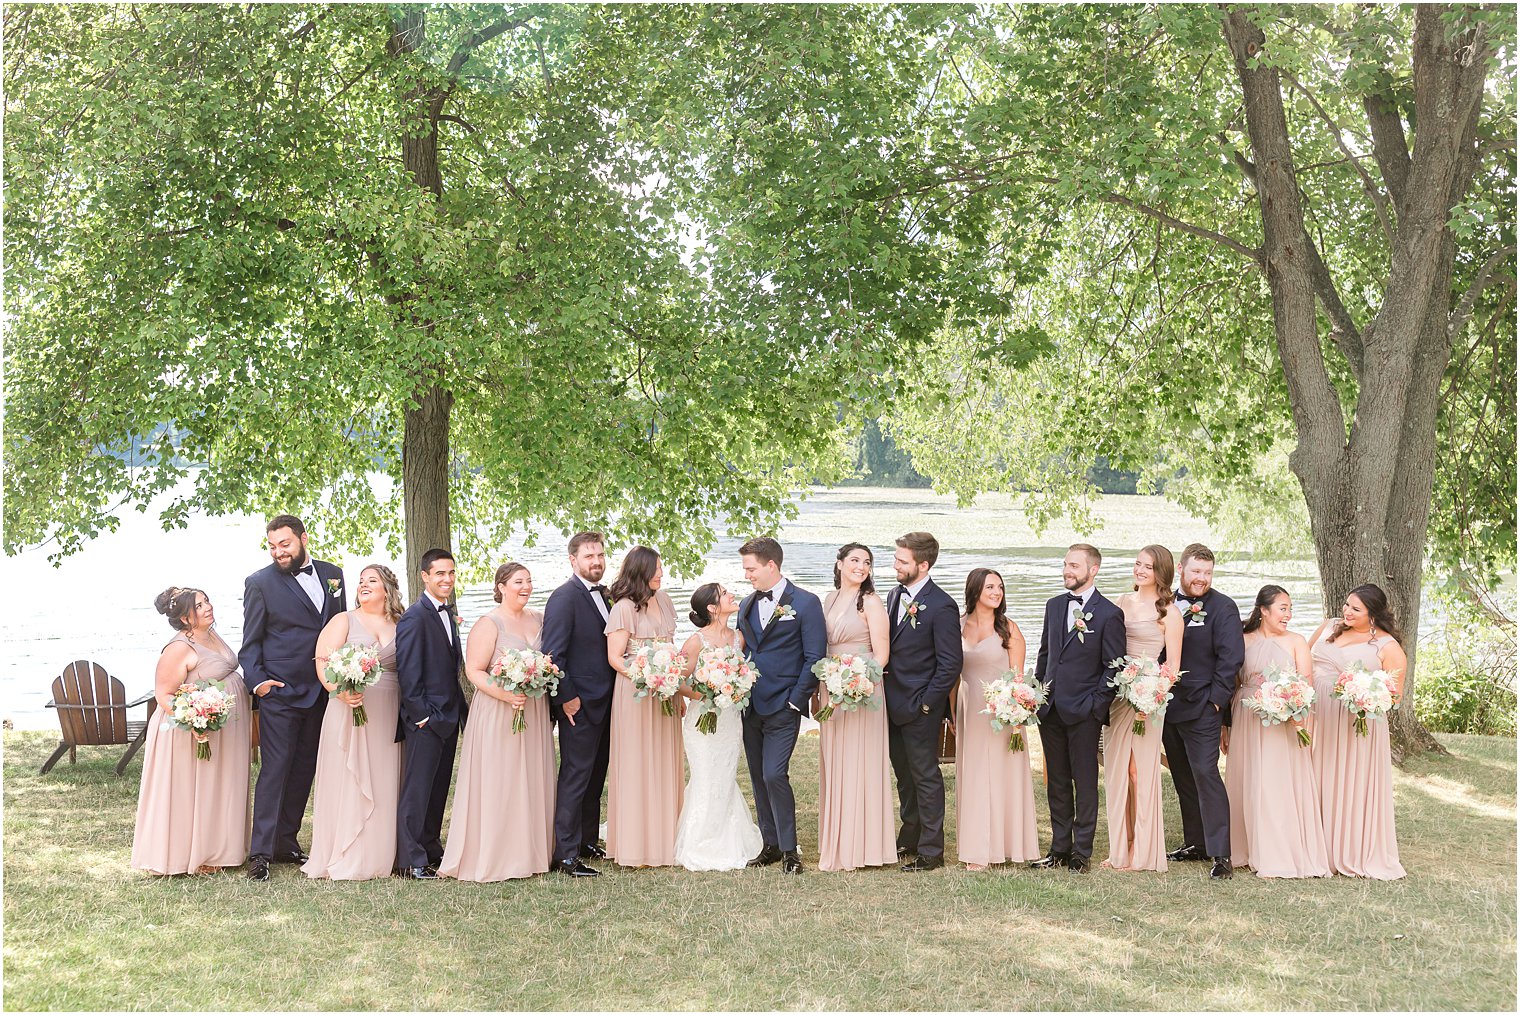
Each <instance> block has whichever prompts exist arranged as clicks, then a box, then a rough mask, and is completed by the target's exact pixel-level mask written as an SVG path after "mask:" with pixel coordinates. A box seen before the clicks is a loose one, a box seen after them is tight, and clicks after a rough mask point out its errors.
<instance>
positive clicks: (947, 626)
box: [884, 532, 962, 871]
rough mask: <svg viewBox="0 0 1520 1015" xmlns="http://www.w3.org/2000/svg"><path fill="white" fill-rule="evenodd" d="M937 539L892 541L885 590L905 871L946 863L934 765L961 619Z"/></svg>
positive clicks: (891, 729)
mask: <svg viewBox="0 0 1520 1015" xmlns="http://www.w3.org/2000/svg"><path fill="white" fill-rule="evenodd" d="M937 560H939V540H937V539H935V538H934V537H933V536H932V535H930V534H929V533H927V532H910V533H908V534H907V535H905V536H902V537H901V538H899V539H898V540H897V553H896V554H895V555H894V556H893V558H892V568H893V570H895V571H896V572H897V581H898V585H897V588H895V589H893V590H892V592H891V594H890V595H888V596H887V621H888V623H889V624H890V626H891V631H892V634H891V644H892V648H891V651H890V653H889V655H888V660H887V670H886V674H885V676H884V680H885V683H886V694H887V719H888V723H887V754H888V756H889V757H890V758H891V760H892V771H893V773H894V774H896V776H897V795H898V798H899V799H900V801H901V803H902V829H901V830H900V831H899V832H898V833H897V855H898V856H900V857H906V856H907V855H908V854H913V859H911V860H909V861H908V862H907V863H905V864H903V866H902V868H901V869H902V870H905V871H929V870H935V869H936V868H939V867H943V866H944V865H945V777H944V775H943V774H942V773H941V772H940V770H939V731H940V724H941V722H943V720H944V716H945V704H946V702H947V701H948V700H949V698H950V691H951V689H952V688H954V687H955V681H956V680H957V679H958V678H959V677H960V674H961V657H962V650H961V621H960V611H959V610H957V609H956V606H955V600H954V599H951V598H950V596H949V595H948V594H947V593H946V592H945V591H944V590H943V589H941V588H940V587H939V586H938V585H936V584H934V580H933V579H931V578H930V577H929V569H930V568H931V567H933V566H934V564H935V562H936V561H937Z"/></svg>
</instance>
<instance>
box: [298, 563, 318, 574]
mask: <svg viewBox="0 0 1520 1015" xmlns="http://www.w3.org/2000/svg"><path fill="white" fill-rule="evenodd" d="M316 573H317V565H315V564H307V565H306V566H305V567H298V568H296V574H316Z"/></svg>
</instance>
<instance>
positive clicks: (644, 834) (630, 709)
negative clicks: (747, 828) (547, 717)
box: [607, 546, 686, 867]
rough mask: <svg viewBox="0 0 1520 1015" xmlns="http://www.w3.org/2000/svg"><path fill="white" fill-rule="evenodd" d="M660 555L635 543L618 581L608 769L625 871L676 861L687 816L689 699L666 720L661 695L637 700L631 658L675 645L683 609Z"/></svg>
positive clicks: (611, 620)
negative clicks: (668, 588) (684, 754)
mask: <svg viewBox="0 0 1520 1015" xmlns="http://www.w3.org/2000/svg"><path fill="white" fill-rule="evenodd" d="M664 578H665V570H664V568H663V567H661V566H660V555H659V554H657V553H655V552H654V551H653V550H651V549H650V548H649V547H647V546H635V547H634V548H633V549H631V550H629V551H628V556H627V557H625V558H623V566H622V569H621V570H620V571H619V572H618V577H617V581H615V582H613V583H612V613H611V615H610V616H609V617H608V618H607V661H608V662H609V663H611V664H612V668H613V669H614V670H616V671H617V674H618V676H619V677H620V678H622V679H619V680H617V681H616V686H614V688H613V691H612V745H611V761H610V763H609V764H608V766H607V855H608V856H609V857H611V858H612V859H613V860H614V861H615V862H616V863H618V864H621V865H622V866H624V867H672V866H675V864H676V827H677V823H678V822H679V820H680V816H681V800H682V795H683V788H684V785H683V784H684V782H685V780H684V778H683V773H682V771H681V768H682V765H681V716H683V715H684V714H685V711H686V704H685V701H686V700H685V699H684V698H683V697H681V696H680V695H677V696H676V697H675V698H674V699H672V700H673V701H674V703H675V708H676V714H675V715H666V714H665V711H664V709H663V708H661V707H660V702H659V700H658V699H656V698H654V697H648V698H635V697H634V695H633V680H632V679H631V678H630V677H629V676H628V659H627V657H628V656H629V655H631V654H632V653H633V652H634V651H636V650H638V649H640V648H642V647H643V646H645V645H648V644H650V643H652V642H673V641H674V639H675V635H676V608H675V604H674V603H672V602H671V601H670V595H669V594H668V593H667V592H665V590H664V589H662V588H660V585H661V584H662V583H663V581H664Z"/></svg>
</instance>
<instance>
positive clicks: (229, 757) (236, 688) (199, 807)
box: [132, 588, 253, 874]
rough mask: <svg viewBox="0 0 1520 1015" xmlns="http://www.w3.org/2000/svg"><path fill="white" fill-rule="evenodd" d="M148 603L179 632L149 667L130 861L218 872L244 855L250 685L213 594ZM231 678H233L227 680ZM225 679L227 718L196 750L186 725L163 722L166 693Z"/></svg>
mask: <svg viewBox="0 0 1520 1015" xmlns="http://www.w3.org/2000/svg"><path fill="white" fill-rule="evenodd" d="M153 606H154V608H155V609H157V610H158V612H159V613H162V614H163V615H164V616H166V617H168V618H169V626H170V627H172V628H173V629H174V630H175V631H177V632H179V633H178V634H176V635H175V636H174V638H172V639H171V640H170V641H169V644H167V645H165V646H164V650H163V652H162V653H161V654H160V655H159V657H158V669H157V670H156V671H155V672H154V674H153V694H154V697H155V698H157V699H158V710H159V712H160V713H161V714H160V715H159V716H156V717H154V718H152V719H150V720H149V727H148V742H147V746H146V747H145V748H144V750H143V770H142V786H141V788H140V790H139V792H138V796H137V826H136V828H135V829H134V831H133V833H132V866H133V867H134V868H135V869H137V870H145V871H151V872H153V873H154V874H189V873H192V872H194V873H196V874H215V873H216V872H217V871H218V870H220V869H221V868H223V867H237V866H239V865H241V864H242V863H243V859H244V858H245V857H246V856H247V855H248V841H249V835H250V834H251V832H252V824H251V821H252V818H251V812H250V811H249V809H248V761H249V731H250V729H251V728H252V724H253V721H252V720H251V719H249V717H248V709H249V704H248V690H247V688H245V687H244V686H243V681H242V678H241V677H239V676H238V674H237V667H238V662H237V653H235V652H233V651H232V648H231V647H230V646H229V645H228V644H227V643H226V642H225V641H223V640H222V637H221V635H219V634H217V633H216V631H215V630H214V629H213V627H212V625H213V624H215V623H216V615H215V614H214V613H213V612H212V609H211V600H209V599H207V598H206V593H204V592H202V591H201V590H200V589H181V588H171V589H166V590H164V591H163V592H161V593H159V595H158V598H157V599H155V600H154V601H153ZM228 678H231V679H228ZM202 681H222V682H223V686H224V687H225V688H226V690H227V691H228V693H230V694H232V695H233V697H234V698H235V699H236V703H235V704H234V705H233V711H232V716H231V718H229V719H228V721H227V725H225V726H223V727H222V728H221V729H220V730H218V731H217V732H215V733H212V734H210V737H211V758H210V759H209V760H202V759H199V758H197V757H196V756H195V738H194V736H193V735H192V734H191V733H190V731H189V730H182V729H178V728H177V727H173V726H166V725H165V724H164V723H163V721H162V720H163V719H165V718H167V717H168V715H169V713H170V711H171V707H170V699H172V698H173V697H174V692H175V691H177V690H179V686H180V685H181V684H186V683H199V682H202Z"/></svg>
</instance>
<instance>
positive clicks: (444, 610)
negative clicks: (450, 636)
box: [438, 603, 454, 617]
mask: <svg viewBox="0 0 1520 1015" xmlns="http://www.w3.org/2000/svg"><path fill="white" fill-rule="evenodd" d="M438 612H439V613H447V614H448V615H449V616H451V617H452V616H453V615H454V607H452V606H450V605H449V604H448V603H444V604H443V605H441V606H439V607H438Z"/></svg>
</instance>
